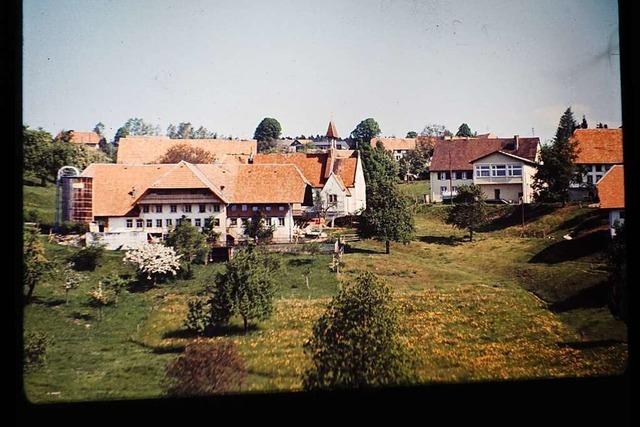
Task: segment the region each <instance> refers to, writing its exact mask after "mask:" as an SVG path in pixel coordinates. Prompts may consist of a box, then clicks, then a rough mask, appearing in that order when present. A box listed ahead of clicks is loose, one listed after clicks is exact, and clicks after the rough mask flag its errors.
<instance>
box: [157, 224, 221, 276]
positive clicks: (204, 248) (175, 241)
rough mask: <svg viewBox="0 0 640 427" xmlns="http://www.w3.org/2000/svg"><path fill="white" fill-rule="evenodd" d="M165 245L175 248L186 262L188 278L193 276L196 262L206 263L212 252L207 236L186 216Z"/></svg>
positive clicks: (170, 234) (171, 233)
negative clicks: (205, 260) (193, 266)
mask: <svg viewBox="0 0 640 427" xmlns="http://www.w3.org/2000/svg"><path fill="white" fill-rule="evenodd" d="M165 243H166V245H167V246H170V247H172V248H174V249H175V250H176V252H177V253H178V254H180V256H181V257H182V259H183V260H185V261H186V264H187V276H188V277H190V276H191V264H193V262H194V261H196V260H199V261H204V259H205V258H206V256H207V255H208V253H209V250H210V249H209V245H208V244H207V239H206V237H205V235H204V234H202V233H201V232H200V231H198V229H197V228H196V227H194V226H193V225H191V223H189V222H187V221H185V216H184V215H183V216H182V220H180V221H178V224H177V225H176V227H175V228H174V229H173V230H171V232H170V233H169V235H168V236H167V240H166V242H165Z"/></svg>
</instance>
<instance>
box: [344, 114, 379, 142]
mask: <svg viewBox="0 0 640 427" xmlns="http://www.w3.org/2000/svg"><path fill="white" fill-rule="evenodd" d="M378 135H380V126H379V125H378V122H376V121H375V120H374V119H372V118H368V119H365V120H363V121H361V122H360V123H358V126H356V128H355V129H354V130H353V131H352V132H351V139H353V140H355V141H358V142H359V143H363V142H366V143H370V142H371V139H372V138H375V137H376V136H378Z"/></svg>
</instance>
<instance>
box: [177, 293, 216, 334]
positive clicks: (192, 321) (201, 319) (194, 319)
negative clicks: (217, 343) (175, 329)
mask: <svg viewBox="0 0 640 427" xmlns="http://www.w3.org/2000/svg"><path fill="white" fill-rule="evenodd" d="M187 304H188V306H189V310H188V312H187V320H185V322H184V326H185V328H187V329H188V330H190V331H193V332H196V333H198V334H203V333H204V332H205V331H206V330H207V328H208V327H209V325H210V324H211V305H210V304H209V302H208V301H207V300H206V298H201V297H196V298H193V299H191V300H189V301H188V302H187Z"/></svg>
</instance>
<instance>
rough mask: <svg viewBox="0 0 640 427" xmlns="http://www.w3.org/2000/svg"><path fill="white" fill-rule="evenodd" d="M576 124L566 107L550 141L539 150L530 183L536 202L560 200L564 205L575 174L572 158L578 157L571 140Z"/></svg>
mask: <svg viewBox="0 0 640 427" xmlns="http://www.w3.org/2000/svg"><path fill="white" fill-rule="evenodd" d="M576 127H577V125H576V122H575V120H574V118H573V112H571V108H570V107H569V108H567V110H566V111H565V112H564V114H563V115H562V117H561V118H560V123H559V125H558V129H557V130H556V136H555V138H554V139H553V142H552V144H551V145H544V146H542V148H541V149H540V158H541V163H540V164H539V165H538V169H537V171H536V173H535V175H534V176H533V184H532V187H533V189H534V191H535V192H536V195H535V198H536V200H537V201H540V202H557V201H560V202H562V205H563V206H564V205H565V204H566V202H567V200H569V185H570V184H571V182H572V181H573V179H574V177H575V173H576V169H575V160H576V158H577V156H578V153H577V147H576V143H575V142H574V141H572V140H571V136H572V134H573V131H574V130H575V129H576Z"/></svg>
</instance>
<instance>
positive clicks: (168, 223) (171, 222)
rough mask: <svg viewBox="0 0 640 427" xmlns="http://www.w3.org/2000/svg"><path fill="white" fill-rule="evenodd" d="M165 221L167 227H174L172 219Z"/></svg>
mask: <svg viewBox="0 0 640 427" xmlns="http://www.w3.org/2000/svg"><path fill="white" fill-rule="evenodd" d="M164 221H165V223H166V224H167V227H171V226H172V225H173V221H172V220H171V219H170V218H167V219H165V220H164Z"/></svg>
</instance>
